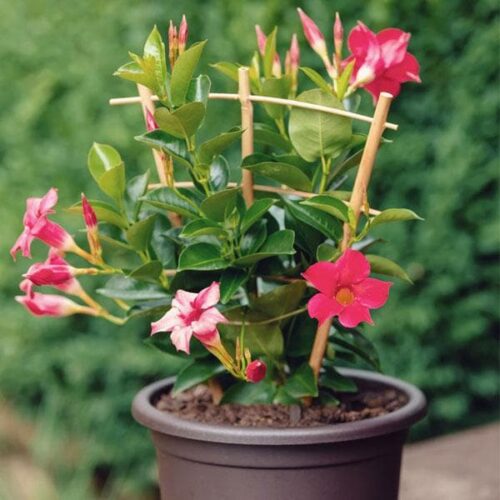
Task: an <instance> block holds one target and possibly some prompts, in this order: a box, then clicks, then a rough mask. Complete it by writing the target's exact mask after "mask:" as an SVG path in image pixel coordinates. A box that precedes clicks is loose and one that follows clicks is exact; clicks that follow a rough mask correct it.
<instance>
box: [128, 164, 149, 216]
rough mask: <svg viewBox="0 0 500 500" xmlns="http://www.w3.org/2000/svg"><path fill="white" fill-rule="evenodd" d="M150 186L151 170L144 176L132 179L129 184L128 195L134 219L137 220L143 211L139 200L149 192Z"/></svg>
mask: <svg viewBox="0 0 500 500" xmlns="http://www.w3.org/2000/svg"><path fill="white" fill-rule="evenodd" d="M148 184H149V170H147V171H146V172H145V173H144V174H141V175H137V176H135V177H132V179H130V180H129V181H128V182H127V195H128V200H129V204H130V212H131V213H132V218H133V219H134V220H135V219H137V217H138V216H139V211H140V210H141V206H142V201H140V200H139V198H141V197H142V196H144V195H145V194H146V192H147V190H148Z"/></svg>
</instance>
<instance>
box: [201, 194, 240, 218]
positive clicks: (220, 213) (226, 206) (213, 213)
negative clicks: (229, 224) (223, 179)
mask: <svg viewBox="0 0 500 500" xmlns="http://www.w3.org/2000/svg"><path fill="white" fill-rule="evenodd" d="M238 193H239V188H231V189H225V190H224V191H219V192H218V193H215V194H213V195H211V196H209V197H208V198H206V199H205V200H203V202H202V204H201V206H200V208H201V211H202V212H203V213H204V214H205V215H206V216H207V217H208V218H210V219H212V220H214V221H217V222H222V221H223V220H224V215H225V213H226V211H227V212H228V213H229V212H230V211H231V210H232V208H234V207H235V206H236V197H237V195H238Z"/></svg>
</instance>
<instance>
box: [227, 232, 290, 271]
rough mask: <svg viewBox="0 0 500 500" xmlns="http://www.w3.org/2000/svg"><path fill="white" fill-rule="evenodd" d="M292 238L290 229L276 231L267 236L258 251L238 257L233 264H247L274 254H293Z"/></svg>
mask: <svg viewBox="0 0 500 500" xmlns="http://www.w3.org/2000/svg"><path fill="white" fill-rule="evenodd" d="M294 239H295V235H294V232H293V231H291V230H290V229H283V230H281V231H277V232H276V233H273V234H271V236H269V238H268V239H267V241H266V242H265V243H264V245H263V246H262V247H261V249H260V250H259V252H258V253H255V254H252V255H245V256H244V257H240V258H238V259H236V260H235V261H234V262H233V264H234V265H236V266H248V265H252V264H255V263H256V262H259V261H260V260H262V259H266V258H267V257H273V256H275V255H293V254H294V253H295V250H294V248H293V242H294Z"/></svg>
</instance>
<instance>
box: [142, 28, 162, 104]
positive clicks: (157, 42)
mask: <svg viewBox="0 0 500 500" xmlns="http://www.w3.org/2000/svg"><path fill="white" fill-rule="evenodd" d="M146 58H152V59H153V60H154V71H153V74H154V79H155V88H154V89H152V90H154V91H155V92H156V93H157V94H158V95H159V96H160V98H164V97H165V96H166V83H167V62H166V58H165V45H164V43H163V40H162V38H161V35H160V32H159V31H158V28H157V27H156V26H155V27H154V28H153V31H151V33H150V34H149V36H148V38H147V40H146V43H145V45H144V59H146Z"/></svg>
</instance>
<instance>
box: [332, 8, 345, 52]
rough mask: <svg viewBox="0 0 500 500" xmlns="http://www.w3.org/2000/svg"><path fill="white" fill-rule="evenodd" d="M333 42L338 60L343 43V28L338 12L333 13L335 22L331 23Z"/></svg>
mask: <svg viewBox="0 0 500 500" xmlns="http://www.w3.org/2000/svg"><path fill="white" fill-rule="evenodd" d="M333 42H334V45H335V55H336V56H337V57H338V58H339V59H340V58H341V57H342V45H343V43H344V28H343V26H342V21H341V20H340V15H339V13H338V12H336V13H335V22H334V23H333Z"/></svg>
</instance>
